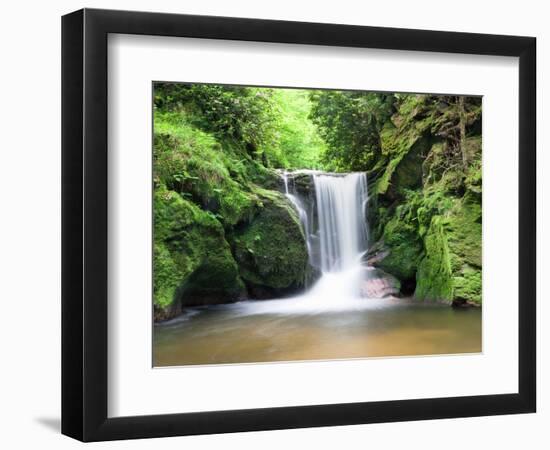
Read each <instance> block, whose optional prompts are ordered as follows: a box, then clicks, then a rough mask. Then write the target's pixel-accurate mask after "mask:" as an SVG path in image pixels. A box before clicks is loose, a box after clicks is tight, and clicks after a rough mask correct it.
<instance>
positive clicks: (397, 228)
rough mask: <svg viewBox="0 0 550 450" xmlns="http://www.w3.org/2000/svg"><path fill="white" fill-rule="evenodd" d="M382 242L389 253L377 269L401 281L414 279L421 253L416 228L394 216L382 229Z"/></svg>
mask: <svg viewBox="0 0 550 450" xmlns="http://www.w3.org/2000/svg"><path fill="white" fill-rule="evenodd" d="M383 240H384V244H385V245H386V246H387V247H388V248H389V250H390V253H389V255H388V256H387V257H386V258H384V259H383V260H382V261H381V262H380V263H379V264H378V267H380V268H381V269H382V270H384V271H386V272H388V273H390V274H392V275H394V276H395V277H397V278H399V279H400V280H401V281H405V280H409V279H411V278H414V277H415V275H416V269H417V267H418V263H419V261H420V258H421V257H422V251H423V249H422V241H421V240H420V238H419V236H418V233H417V229H416V227H415V226H414V225H413V224H410V223H407V222H406V221H405V220H404V219H403V218H400V217H399V216H394V217H393V218H392V219H391V220H390V221H389V222H388V223H387V224H386V226H385V228H384V235H383Z"/></svg>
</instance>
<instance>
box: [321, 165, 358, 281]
mask: <svg viewBox="0 0 550 450" xmlns="http://www.w3.org/2000/svg"><path fill="white" fill-rule="evenodd" d="M313 182H314V185H315V196H316V200H317V201H316V205H317V216H318V220H319V238H320V243H321V251H320V256H321V270H322V271H323V272H324V273H326V272H342V271H345V270H347V269H350V268H352V267H355V266H357V264H358V263H359V262H360V258H361V256H363V254H364V253H365V252H366V251H367V227H366V222H365V205H366V200H367V176H366V175H365V174H364V173H350V174H346V175H342V176H340V175H326V174H314V175H313Z"/></svg>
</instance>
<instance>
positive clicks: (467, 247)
mask: <svg viewBox="0 0 550 450" xmlns="http://www.w3.org/2000/svg"><path fill="white" fill-rule="evenodd" d="M447 223H448V225H447V242H448V245H449V252H450V257H451V258H450V261H451V270H452V274H453V285H454V297H453V300H457V301H465V302H468V303H473V304H477V305H479V304H481V287H482V286H481V267H482V254H481V251H482V242H481V233H482V224H481V204H480V203H478V202H477V199H476V197H475V196H473V195H469V196H466V197H465V198H464V199H463V200H462V201H461V202H460V203H459V205H458V206H457V208H455V209H454V210H453V211H452V214H451V215H450V216H449V218H448V221H447Z"/></svg>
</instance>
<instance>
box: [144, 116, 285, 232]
mask: <svg viewBox="0 0 550 450" xmlns="http://www.w3.org/2000/svg"><path fill="white" fill-rule="evenodd" d="M153 155H154V167H153V170H154V179H155V182H156V183H163V184H165V185H166V186H167V188H168V189H170V190H174V191H176V192H178V193H180V195H182V196H185V197H187V198H189V199H190V200H192V201H194V202H195V203H197V204H198V205H200V206H201V207H202V208H203V209H205V210H208V211H211V212H212V213H214V214H215V215H216V217H218V218H219V219H220V220H221V221H222V223H223V224H224V225H226V226H230V225H235V224H237V223H239V222H241V221H247V220H249V219H250V218H251V217H252V215H253V213H254V208H255V206H256V205H257V202H258V198H257V196H256V195H254V194H253V193H252V192H251V191H250V189H249V188H248V186H247V183H248V182H247V179H249V178H253V177H249V176H248V171H249V170H251V169H250V167H252V170H255V171H256V172H257V176H258V175H259V174H262V173H263V172H265V171H266V169H265V168H264V169H263V172H262V170H261V169H260V170H258V166H257V165H253V164H252V162H251V160H250V158H248V157H246V156H244V157H241V158H239V154H238V152H237V151H234V150H233V151H232V149H231V147H227V148H226V149H223V148H222V145H221V144H219V143H218V142H217V141H216V139H214V138H213V137H212V136H211V135H209V134H207V133H205V132H203V131H201V130H198V129H197V128H195V127H193V126H192V125H191V124H190V123H189V119H188V117H187V115H186V114H184V113H182V112H159V111H156V112H155V136H154V153H153ZM247 162H248V163H249V164H247ZM264 176H265V174H264ZM271 176H274V175H271Z"/></svg>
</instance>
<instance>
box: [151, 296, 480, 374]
mask: <svg viewBox="0 0 550 450" xmlns="http://www.w3.org/2000/svg"><path fill="white" fill-rule="evenodd" d="M479 352H481V309H478V308H467V309H453V308H451V307H449V306H446V305H440V304H433V303H431V304H427V303H418V302H414V301H412V300H409V299H358V300H357V302H356V303H353V304H346V305H342V308H334V307H323V306H322V305H321V306H319V305H316V306H315V307H311V305H308V304H307V303H300V302H297V301H296V300H294V299H289V300H271V301H254V302H253V301H247V302H240V303H235V304H231V305H220V306H210V307H203V308H193V309H188V310H187V311H186V312H185V314H183V315H182V316H179V317H177V318H175V319H173V320H171V321H168V322H164V323H162V324H157V325H155V326H154V330H153V363H154V366H157V367H158V366H184V365H197V364H227V363H253V362H275V361H303V360H326V359H345V358H367V357H384V356H386V357H389V356H409V355H439V354H456V353H479Z"/></svg>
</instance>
